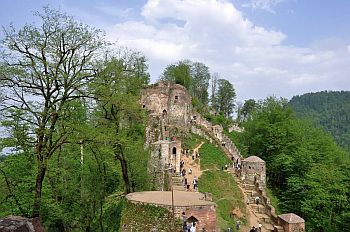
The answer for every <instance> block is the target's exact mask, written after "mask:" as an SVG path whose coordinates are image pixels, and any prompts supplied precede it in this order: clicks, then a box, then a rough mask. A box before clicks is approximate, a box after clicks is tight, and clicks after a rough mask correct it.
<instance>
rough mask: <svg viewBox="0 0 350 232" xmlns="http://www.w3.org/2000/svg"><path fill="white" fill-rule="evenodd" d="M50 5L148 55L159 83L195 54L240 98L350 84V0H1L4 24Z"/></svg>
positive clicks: (30, 19) (20, 23)
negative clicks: (162, 76)
mask: <svg viewBox="0 0 350 232" xmlns="http://www.w3.org/2000/svg"><path fill="white" fill-rule="evenodd" d="M45 5H50V6H51V7H53V8H58V9H61V10H62V11H65V12H67V13H68V14H71V15H73V16H74V17H75V18H77V19H78V20H80V21H83V22H85V23H87V24H90V25H93V26H95V27H98V28H101V29H103V30H105V31H106V35H107V38H108V39H109V40H111V41H117V43H118V44H120V45H121V46H127V47H129V48H133V49H136V50H138V51H141V52H142V53H144V54H145V56H146V57H147V58H148V61H149V68H150V69H149V71H150V73H151V76H152V81H155V80H156V79H157V78H158V77H159V75H160V74H161V72H162V70H163V69H164V67H166V65H168V64H170V63H173V62H176V61H178V60H180V59H191V60H193V61H199V62H203V63H205V64H207V65H208V66H209V67H210V70H211V72H218V73H219V75H220V76H221V77H222V78H225V79H228V80H229V81H230V82H231V83H232V84H234V86H235V88H236V91H237V98H238V100H240V101H242V100H244V99H248V98H256V99H261V98H265V97H267V96H270V95H275V96H278V97H286V98H291V97H292V96H293V95H297V94H303V93H306V92H315V91H321V90H350V81H349V74H350V27H349V26H350V1H348V0H333V1H331V0H143V1H141V0H114V1H113V0H102V1H97V0H56V1H53V0H52V1H49V0H35V1H34V0H32V1H30V0H11V1H10V0H2V1H1V8H0V25H2V26H6V25H8V24H9V23H10V22H13V23H14V25H15V26H17V27H20V26H23V24H24V23H25V22H33V21H35V20H36V18H35V17H33V15H32V13H33V11H37V10H40V9H41V8H42V6H45ZM0 36H1V34H0Z"/></svg>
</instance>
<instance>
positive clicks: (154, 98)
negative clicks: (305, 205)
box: [141, 82, 305, 232]
mask: <svg viewBox="0 0 350 232" xmlns="http://www.w3.org/2000/svg"><path fill="white" fill-rule="evenodd" d="M141 104H142V107H143V108H144V109H145V110H147V111H148V113H149V123H148V125H147V127H146V135H145V136H146V138H145V147H148V148H150V152H151V158H150V164H149V167H150V168H149V169H151V170H152V171H153V174H154V175H153V176H155V179H156V180H157V181H158V182H159V183H156V184H155V186H158V190H162V191H163V190H164V189H163V186H164V183H165V182H166V180H165V178H166V177H165V175H164V173H165V172H168V171H169V170H171V172H172V173H178V172H179V171H180V168H179V163H180V160H181V155H182V153H183V152H182V147H181V145H182V144H181V141H180V140H179V139H177V138H176V136H175V135H176V134H177V133H178V132H179V131H185V132H186V133H188V132H190V131H191V132H192V133H194V134H199V135H201V136H203V137H204V138H206V139H208V140H209V141H210V142H211V143H215V144H217V145H218V146H221V149H222V150H223V151H224V152H225V154H226V155H227V156H228V157H229V158H230V159H231V161H232V163H233V164H234V168H235V171H236V175H237V176H239V178H241V180H242V183H243V185H249V186H253V188H254V191H255V194H256V195H257V196H259V197H260V198H261V200H262V203H263V204H264V206H265V211H266V214H267V215H269V217H270V218H271V221H272V222H273V223H274V224H275V225H279V226H280V227H282V228H283V231H285V232H287V231H288V232H289V231H291V230H290V228H294V229H295V228H299V229H298V230H295V231H305V222H304V220H303V219H302V218H300V217H298V216H297V215H295V214H286V215H279V216H277V215H276V214H275V209H274V208H273V206H272V205H271V202H270V199H269V198H268V197H267V196H266V165H265V161H263V160H262V159H260V158H259V157H257V156H250V157H248V158H246V159H243V157H242V155H241V154H240V152H239V150H238V149H237V147H236V146H235V144H234V143H233V142H232V141H231V139H230V138H229V137H228V136H226V135H225V133H224V130H223V128H222V126H220V125H212V123H210V122H209V121H207V120H206V119H205V118H204V117H203V116H202V115H200V114H199V113H197V112H195V111H194V110H193V109H192V99H191V96H190V95H189V94H188V92H187V90H186V89H185V87H183V86H181V85H177V84H165V83H163V82H159V83H157V84H154V85H152V86H150V87H149V88H147V89H145V90H144V91H143V92H142V97H141ZM230 129H231V130H235V131H238V132H241V131H242V129H241V128H239V127H238V126H237V125H234V128H230ZM237 167H238V168H237ZM190 208H191V207H190ZM190 208H188V209H187V208H186V209H181V210H184V211H186V212H187V211H188V212H189V210H190ZM214 208H215V207H214ZM181 210H180V211H181ZM193 210H195V208H193ZM180 211H179V212H180ZM211 211H212V209H211V210H210V212H211ZM203 212H206V211H205V210H204V211H203ZM208 212H209V211H208ZM213 212H215V210H214V211H213ZM210 214H212V213H210ZM276 231H277V230H276Z"/></svg>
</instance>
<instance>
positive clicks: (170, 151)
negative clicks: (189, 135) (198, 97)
mask: <svg viewBox="0 0 350 232" xmlns="http://www.w3.org/2000/svg"><path fill="white" fill-rule="evenodd" d="M141 104H142V108H143V109H145V110H146V111H147V112H148V113H149V122H148V124H147V127H146V135H145V136H146V138H145V146H146V147H149V148H150V152H151V158H150V164H149V170H150V171H151V172H152V175H153V176H154V180H155V182H156V183H155V186H163V185H164V184H163V185H162V183H165V181H166V180H165V179H164V178H165V177H164V176H165V175H164V172H166V171H168V170H170V171H172V172H175V173H178V172H179V171H180V160H181V154H182V152H181V151H182V147H181V145H182V144H181V141H180V140H179V139H178V138H177V137H178V135H179V134H180V133H182V132H188V131H189V129H190V118H191V113H192V98H191V96H190V94H189V93H188V92H187V90H186V88H185V87H183V86H181V85H178V84H171V83H168V84H165V83H164V82H162V81H160V82H158V83H156V84H154V85H151V86H150V87H148V88H147V89H144V90H143V91H142V96H141ZM160 190H162V189H160Z"/></svg>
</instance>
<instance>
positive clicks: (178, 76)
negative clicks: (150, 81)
mask: <svg viewBox="0 0 350 232" xmlns="http://www.w3.org/2000/svg"><path fill="white" fill-rule="evenodd" d="M161 80H163V81H166V82H172V83H175V84H180V85H183V86H184V87H186V89H188V90H189V89H190V88H191V86H192V77H191V64H190V61H188V60H183V61H179V62H178V63H176V64H171V65H168V66H167V67H166V68H165V70H164V72H163V74H162V76H161Z"/></svg>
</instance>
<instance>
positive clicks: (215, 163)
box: [199, 143, 230, 170]
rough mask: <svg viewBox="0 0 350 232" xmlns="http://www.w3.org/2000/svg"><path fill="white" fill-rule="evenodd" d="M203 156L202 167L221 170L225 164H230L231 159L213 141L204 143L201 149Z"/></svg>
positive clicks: (200, 152) (201, 155)
mask: <svg viewBox="0 0 350 232" xmlns="http://www.w3.org/2000/svg"><path fill="white" fill-rule="evenodd" d="M199 154H200V157H201V169H203V170H206V169H213V170H218V169H219V170H221V169H222V168H223V167H224V166H225V164H229V163H230V160H229V159H228V158H227V157H226V155H225V154H224V153H223V152H222V151H221V150H220V148H218V147H216V146H215V145H213V144H211V143H204V144H203V145H202V146H201V148H200V149H199Z"/></svg>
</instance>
